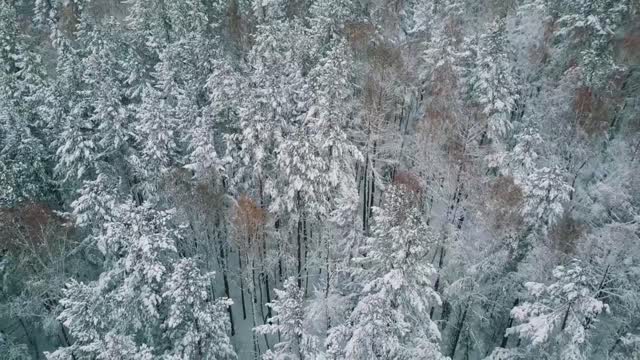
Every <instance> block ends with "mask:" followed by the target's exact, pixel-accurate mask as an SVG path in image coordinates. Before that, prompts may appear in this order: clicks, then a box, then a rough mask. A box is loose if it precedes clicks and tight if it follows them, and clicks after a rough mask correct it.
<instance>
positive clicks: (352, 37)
mask: <svg viewBox="0 0 640 360" xmlns="http://www.w3.org/2000/svg"><path fill="white" fill-rule="evenodd" d="M344 32H345V35H346V38H347V40H348V41H349V44H350V45H351V48H352V49H353V50H354V51H356V52H358V51H362V50H365V49H366V48H367V45H368V43H369V40H371V39H372V38H373V36H374V34H375V32H376V28H375V26H373V25H372V24H371V23H366V22H347V23H346V24H345V25H344Z"/></svg>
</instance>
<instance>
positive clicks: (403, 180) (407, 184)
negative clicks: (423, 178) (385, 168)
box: [392, 171, 423, 194]
mask: <svg viewBox="0 0 640 360" xmlns="http://www.w3.org/2000/svg"><path fill="white" fill-rule="evenodd" d="M392 183H393V185H395V186H398V187H402V188H404V189H405V190H406V191H409V192H411V193H414V194H421V193H422V190H423V189H422V185H421V183H420V178H418V176H416V175H415V174H413V173H411V172H408V171H398V172H396V174H395V175H394V176H393V181H392Z"/></svg>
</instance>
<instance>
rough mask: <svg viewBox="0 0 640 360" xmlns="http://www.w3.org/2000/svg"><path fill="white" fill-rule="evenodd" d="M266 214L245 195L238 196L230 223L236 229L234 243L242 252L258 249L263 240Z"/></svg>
mask: <svg viewBox="0 0 640 360" xmlns="http://www.w3.org/2000/svg"><path fill="white" fill-rule="evenodd" d="M266 220H267V214H266V212H265V211H264V209H262V208H261V207H259V206H258V204H256V202H255V201H254V200H253V199H251V198H250V197H248V196H246V195H242V196H240V198H239V199H238V202H237V203H236V205H235V206H234V209H233V214H232V217H231V221H232V223H233V225H234V227H235V229H236V243H237V245H238V247H240V248H241V249H243V250H244V251H251V250H256V249H259V246H258V245H259V244H260V243H261V241H262V240H263V236H262V235H263V232H264V225H265V223H266Z"/></svg>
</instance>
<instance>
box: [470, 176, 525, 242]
mask: <svg viewBox="0 0 640 360" xmlns="http://www.w3.org/2000/svg"><path fill="white" fill-rule="evenodd" d="M523 199H524V198H523V193H522V189H521V188H520V187H519V186H518V185H517V184H516V183H515V182H514V180H513V178H512V177H511V176H500V177H498V178H496V179H495V181H493V182H492V183H491V184H490V187H489V194H488V199H487V203H485V204H484V205H482V204H480V205H481V206H482V208H483V212H486V214H491V215H490V218H489V224H490V225H491V227H492V228H493V229H494V231H497V232H503V233H504V232H510V231H511V230H513V229H517V228H518V227H519V226H520V225H521V224H522V221H523V220H522V216H521V214H520V209H521V207H522V202H523Z"/></svg>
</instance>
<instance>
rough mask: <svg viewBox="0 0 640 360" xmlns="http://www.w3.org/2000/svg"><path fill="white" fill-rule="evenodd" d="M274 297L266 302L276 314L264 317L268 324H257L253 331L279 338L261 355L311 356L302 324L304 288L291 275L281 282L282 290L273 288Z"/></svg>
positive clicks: (268, 359)
mask: <svg viewBox="0 0 640 360" xmlns="http://www.w3.org/2000/svg"><path fill="white" fill-rule="evenodd" d="M273 291H274V293H275V295H276V299H274V300H273V301H271V303H268V304H267V306H268V307H270V308H271V310H273V312H274V313H275V315H274V316H273V317H271V318H269V319H268V320H267V324H265V325H260V326H257V327H256V328H255V329H254V331H256V332H257V333H259V334H268V335H278V337H279V338H280V339H281V341H280V342H279V343H277V344H275V345H274V346H273V350H269V351H267V352H266V353H265V354H264V355H263V356H262V358H263V359H265V360H275V359H292V360H293V359H297V360H302V359H307V358H310V357H309V354H308V350H309V349H307V348H306V346H305V345H306V342H307V341H308V339H307V334H306V333H305V329H304V327H303V324H304V317H305V315H304V313H305V311H304V308H305V304H304V290H303V289H300V288H299V287H298V285H297V280H296V279H295V278H294V277H290V278H288V279H287V280H285V282H284V283H283V288H282V290H279V289H273Z"/></svg>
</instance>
